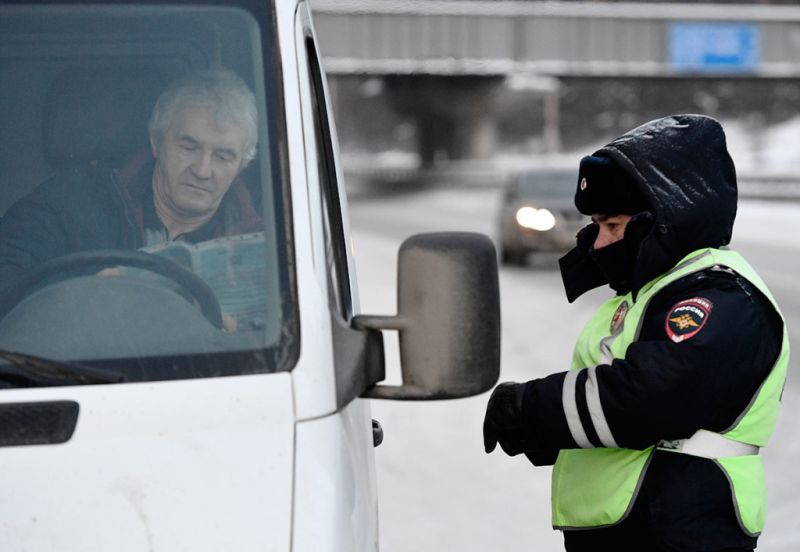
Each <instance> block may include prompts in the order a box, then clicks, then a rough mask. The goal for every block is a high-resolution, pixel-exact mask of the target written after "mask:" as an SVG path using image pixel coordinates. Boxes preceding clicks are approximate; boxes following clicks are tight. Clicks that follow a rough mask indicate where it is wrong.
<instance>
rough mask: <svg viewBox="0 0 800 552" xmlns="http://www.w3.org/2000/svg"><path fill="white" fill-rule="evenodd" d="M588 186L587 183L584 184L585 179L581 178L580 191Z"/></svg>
mask: <svg viewBox="0 0 800 552" xmlns="http://www.w3.org/2000/svg"><path fill="white" fill-rule="evenodd" d="M588 185H589V183H588V182H586V177H585V176H584V177H583V178H581V190H585V189H586V186H588Z"/></svg>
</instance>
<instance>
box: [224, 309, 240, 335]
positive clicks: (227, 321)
mask: <svg viewBox="0 0 800 552" xmlns="http://www.w3.org/2000/svg"><path fill="white" fill-rule="evenodd" d="M222 329H223V330H225V331H226V332H235V331H236V330H238V329H239V324H238V323H237V322H236V319H235V318H234V317H233V316H231V315H230V314H225V313H224V312H223V313H222Z"/></svg>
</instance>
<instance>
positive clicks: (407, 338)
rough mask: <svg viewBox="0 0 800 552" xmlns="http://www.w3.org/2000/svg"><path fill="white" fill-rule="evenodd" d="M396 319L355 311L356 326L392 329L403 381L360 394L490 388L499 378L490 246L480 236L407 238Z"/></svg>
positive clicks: (438, 394) (449, 394)
mask: <svg viewBox="0 0 800 552" xmlns="http://www.w3.org/2000/svg"><path fill="white" fill-rule="evenodd" d="M397 271H398V282H397V287H398V290H397V304H398V314H397V316H369V315H360V316H356V317H355V318H354V320H353V322H354V323H355V325H356V326H357V327H361V328H368V329H374V330H398V331H399V333H400V365H401V372H402V377H403V384H402V385H399V386H388V385H375V386H373V387H371V388H369V389H367V391H366V392H365V393H364V395H363V396H364V397H370V398H381V399H399V400H431V399H453V398H459V397H469V396H472V395H477V394H479V393H483V392H484V391H487V390H489V389H491V388H492V387H493V386H494V385H495V383H496V382H497V379H498V377H499V375H500V292H499V285H498V280H497V256H496V253H495V248H494V244H493V243H492V241H491V240H490V239H489V238H488V237H486V236H484V235H483V234H474V233H466V232H443V233H431V234H418V235H415V236H412V237H410V238H408V239H407V240H406V241H405V242H404V243H403V245H402V246H401V247H400V252H399V256H398V267H397Z"/></svg>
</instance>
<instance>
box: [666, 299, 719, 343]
mask: <svg viewBox="0 0 800 552" xmlns="http://www.w3.org/2000/svg"><path fill="white" fill-rule="evenodd" d="M712 308H714V305H713V303H711V301H709V300H708V299H706V298H705V297H693V298H691V299H686V300H684V301H681V302H680V303H678V304H676V305H675V306H674V307H672V308H671V309H670V311H669V314H667V319H666V321H665V327H666V330H667V336H669V338H670V339H671V340H672V341H674V342H675V343H680V342H682V341H686V340H687V339H690V338H692V337H694V336H695V335H697V333H698V332H699V331H700V330H702V329H703V326H705V325H706V322H708V317H709V315H710V314H711V309H712Z"/></svg>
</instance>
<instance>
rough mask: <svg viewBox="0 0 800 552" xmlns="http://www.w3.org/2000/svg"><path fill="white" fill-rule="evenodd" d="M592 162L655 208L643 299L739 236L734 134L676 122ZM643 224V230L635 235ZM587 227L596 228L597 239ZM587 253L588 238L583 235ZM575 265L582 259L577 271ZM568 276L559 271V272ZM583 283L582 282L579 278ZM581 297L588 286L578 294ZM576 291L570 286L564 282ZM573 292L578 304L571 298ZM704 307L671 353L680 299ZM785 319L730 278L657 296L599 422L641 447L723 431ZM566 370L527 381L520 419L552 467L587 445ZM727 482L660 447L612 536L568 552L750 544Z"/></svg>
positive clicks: (533, 453)
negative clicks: (657, 281) (692, 330)
mask: <svg viewBox="0 0 800 552" xmlns="http://www.w3.org/2000/svg"><path fill="white" fill-rule="evenodd" d="M596 154H602V155H607V156H610V157H612V158H613V159H615V160H616V161H617V162H618V163H619V164H620V165H621V166H623V167H624V168H625V169H626V170H627V171H628V172H629V174H630V175H632V176H633V178H634V180H635V181H636V182H637V183H638V185H639V186H640V189H641V191H642V193H643V194H644V195H645V197H646V198H647V199H648V202H649V204H650V206H651V210H650V212H649V213H646V214H644V215H642V216H638V217H636V219H635V221H633V224H634V227H633V228H632V229H629V228H626V237H627V234H628V232H629V230H630V231H634V232H637V231H638V232H641V233H642V236H640V240H638V243H640V244H641V245H640V247H639V251H638V256H637V257H636V263H635V265H634V275H633V278H632V282H633V286H632V291H633V294H634V299H635V294H636V292H638V290H639V289H640V288H641V287H642V286H643V285H644V284H645V283H647V282H648V281H650V280H652V279H653V278H655V277H657V276H659V275H660V274H663V273H664V272H666V271H667V270H669V269H670V268H671V267H672V266H674V265H675V264H676V263H677V262H678V261H679V260H680V259H681V258H682V257H683V256H685V255H686V254H688V253H689V252H691V251H694V250H696V249H699V248H703V247H719V246H722V245H724V244H726V243H728V241H729V240H730V237H731V232H732V226H733V220H734V218H735V214H736V177H735V172H734V168H733V163H732V162H731V160H730V157H729V156H728V154H727V151H726V146H725V136H724V133H723V132H722V129H721V127H720V126H719V124H718V123H717V122H716V121H714V120H713V119H710V118H707V117H701V116H691V115H684V116H675V117H668V118H665V119H660V120H658V121H654V122H652V123H649V124H647V125H644V126H642V127H639V128H637V129H635V130H633V131H631V132H630V133H628V134H626V135H624V136H622V137H620V138H618V139H617V140H615V141H614V142H612V143H611V144H609V145H608V146H606V147H605V148H602V149H601V150H599V152H597V153H596ZM636 224H639V225H640V226H639V227H638V228H637V227H636ZM591 231H592V229H591V228H588V229H587V230H586V232H591ZM579 244H581V240H580V239H579ZM585 247H586V245H585V243H584V244H583V245H579V247H577V248H576V250H574V251H573V252H571V253H570V255H571V256H572V263H571V264H570V263H567V265H566V271H565V283H567V281H568V280H569V278H570V277H571V276H573V277H574V276H575V274H572V275H570V274H569V270H579V271H581V270H594V269H595V268H596V267H595V268H592V267H591V266H590V265H589V264H587V261H588V262H591V259H589V257H588V255H587V252H586V251H585V250H581V248H585ZM576 259H577V261H576ZM564 268H565V266H564V265H562V270H563V269H564ZM581 278H583V279H582V280H581ZM575 281H578V282H579V284H580V285H576V286H573V288H572V290H571V291H572V295H573V297H572V298H573V299H574V297H576V296H577V295H580V293H582V292H583V291H585V290H586V289H588V288H590V287H595V286H596V285H599V284H602V283H603V280H602V277H601V275H599V274H598V273H594V274H593V275H591V276H590V277H588V278H587V277H585V275H584V274H582V273H579V274H577V279H573V283H574V282H575ZM581 288H584V289H582V290H581ZM567 289H568V294H569V293H570V286H569V283H567ZM576 293H577V295H575V294H576ZM694 297H704V298H706V299H707V300H709V301H710V302H712V303H713V312H712V314H711V315H710V316H709V317H708V320H707V322H706V324H705V326H704V327H703V328H702V330H701V331H700V332H699V333H697V334H696V335H695V336H693V337H692V338H691V339H689V340H687V341H684V342H682V343H674V342H673V341H672V340H671V339H670V338H669V336H668V333H667V330H666V321H667V317H668V314H669V313H670V311H671V309H672V307H673V306H674V305H676V304H677V303H678V302H680V301H683V300H686V299H691V298H694ZM781 338H782V322H781V320H780V318H779V317H778V315H777V313H776V312H775V310H774V308H773V307H772V305H771V303H769V301H768V300H767V299H766V298H765V297H763V296H762V294H761V293H760V292H759V291H758V290H757V289H755V287H754V286H752V285H751V284H750V283H749V282H747V281H746V280H744V279H743V278H741V277H740V276H738V275H736V274H733V273H731V272H729V271H726V270H722V269H718V268H715V269H708V270H705V271H702V272H699V273H695V274H691V275H689V276H686V277H684V278H681V279H679V280H677V281H675V282H673V283H672V284H670V285H668V286H667V287H665V288H664V289H663V290H661V291H660V292H658V293H657V294H656V295H655V296H654V297H653V299H652V300H651V302H650V304H649V305H648V307H647V310H646V311H645V313H644V314H643V326H642V331H641V333H640V335H639V338H638V339H637V341H636V342H634V343H633V344H632V345H630V346H629V347H628V349H627V351H626V354H625V358H617V359H614V360H613V361H612V363H611V364H608V365H601V366H599V367H598V368H597V371H596V374H597V381H598V386H599V392H600V399H601V403H602V408H603V412H604V414H605V416H606V419H607V421H608V424H609V427H610V429H611V432H612V434H613V436H614V439H615V440H616V442H617V443H618V444H619V446H621V447H625V448H634V449H644V448H647V447H649V446H652V445H655V444H656V443H658V442H659V441H660V440H662V439H681V438H688V437H690V436H691V435H692V434H694V433H695V432H696V431H697V430H698V429H707V430H710V431H717V432H719V431H723V430H725V429H727V428H729V427H730V426H731V425H732V424H733V423H734V421H735V420H736V418H737V416H738V415H739V414H740V413H741V412H743V411H744V409H745V408H746V406H747V405H748V403H749V402H750V400H751V398H752V397H753V395H754V394H755V392H756V391H757V389H758V387H759V385H760V384H761V382H762V381H763V380H764V378H765V377H766V376H767V374H768V373H769V371H770V369H771V367H772V365H773V364H774V362H775V360H776V358H777V355H778V353H779V350H780V346H781ZM565 374H566V373H565V372H561V373H558V374H554V375H551V376H549V377H546V378H543V379H539V380H533V381H531V382H528V383H527V384H526V387H525V398H524V401H523V415H524V418H525V420H526V422H527V424H526V427H527V428H528V433H527V435H526V439H525V442H526V451H525V452H526V455H527V456H528V458H529V459H530V460H531V461H532V462H533V463H534V464H536V465H545V464H552V463H553V462H554V461H555V459H556V456H557V454H558V451H559V450H561V449H567V448H577V447H578V446H577V444H576V443H575V441H574V440H573V439H572V436H571V433H570V430H569V427H568V425H567V421H566V417H565V414H564V407H563V405H562V387H563V381H564V377H565ZM585 383H586V377H585V374H582V375H581V377H579V379H578V386H577V391H576V397H577V398H578V408H579V413H580V416H581V420H582V422H583V425H584V429H586V430H587V434H588V437H589V439H590V441H592V443H593V444H594V445H595V446H602V444H601V442H600V440H599V439H598V437H597V435H596V433H595V432H594V430H593V426H592V422H591V417H590V415H589V413H588V408H587V406H586V403H585V400H584V401H581V397H585V394H583V393H582V391H583V389H584V387H585ZM733 508H734V506H733V502H732V499H731V491H730V488H729V486H728V482H727V480H726V478H725V475H724V474H723V473H722V472H721V471H720V470H719V469H718V468H717V467H716V465H715V464H714V463H713V462H712V461H711V460H707V459H703V458H699V457H692V456H688V455H683V454H676V453H670V452H663V451H656V452H655V453H654V458H653V460H652V462H651V463H650V465H649V467H648V468H647V472H646V475H645V478H644V482H643V485H642V487H641V489H640V492H639V494H638V496H637V498H636V502H635V505H634V508H633V510H632V512H631V513H630V515H629V516H628V518H627V519H625V520H624V521H623V522H622V523H620V524H619V525H618V526H616V527H614V528H607V529H596V530H587V531H567V532H565V541H566V543H567V549H568V550H583V549H587V550H595V549H600V548H602V547H599V544H598V543H600V542H603V541H604V540H606V539H607V541H606V542H607V544H609V545H610V546H611V548H612V549H616V550H625V549H627V548H626V545H627V546H629V547H630V549H640V550H682V551H686V550H722V549H725V548H752V547H753V546H754V545H755V542H756V539H755V538H753V537H749V536H747V535H746V534H745V533H744V532H743V531H742V530H741V529H740V528H739V525H738V523H737V521H736V518H735V513H734V509H733Z"/></svg>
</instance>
